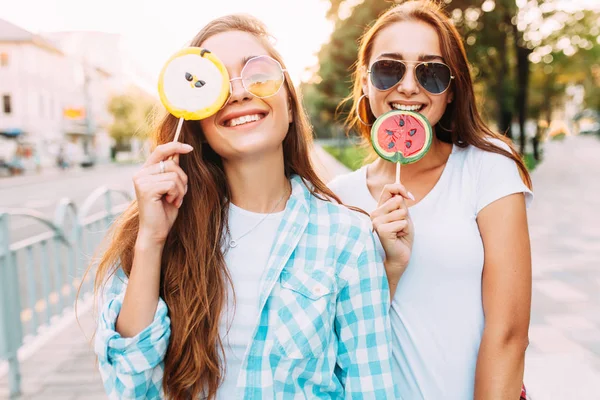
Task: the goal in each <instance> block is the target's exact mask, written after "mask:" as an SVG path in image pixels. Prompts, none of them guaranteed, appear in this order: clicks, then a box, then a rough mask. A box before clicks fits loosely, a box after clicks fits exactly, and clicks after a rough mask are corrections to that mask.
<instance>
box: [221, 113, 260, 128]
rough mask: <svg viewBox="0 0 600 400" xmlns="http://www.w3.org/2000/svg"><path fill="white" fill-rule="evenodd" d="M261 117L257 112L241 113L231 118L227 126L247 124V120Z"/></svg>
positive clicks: (255, 119)
mask: <svg viewBox="0 0 600 400" xmlns="http://www.w3.org/2000/svg"><path fill="white" fill-rule="evenodd" d="M261 118H262V116H261V115H259V114H253V115H243V116H241V117H237V118H233V119H231V120H230V121H229V123H228V124H227V126H230V127H234V126H238V125H242V124H247V123H248V122H254V121H258V120H259V119H261Z"/></svg>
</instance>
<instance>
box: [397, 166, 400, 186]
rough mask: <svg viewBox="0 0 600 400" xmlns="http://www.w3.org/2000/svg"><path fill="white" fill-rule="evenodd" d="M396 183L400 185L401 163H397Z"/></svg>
mask: <svg viewBox="0 0 600 400" xmlns="http://www.w3.org/2000/svg"><path fill="white" fill-rule="evenodd" d="M396 183H400V163H399V162H397V163H396Z"/></svg>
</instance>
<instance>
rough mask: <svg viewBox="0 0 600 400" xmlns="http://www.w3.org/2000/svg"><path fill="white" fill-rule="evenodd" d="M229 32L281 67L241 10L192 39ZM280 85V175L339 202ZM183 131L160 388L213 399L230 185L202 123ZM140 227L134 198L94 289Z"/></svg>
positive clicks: (167, 264)
mask: <svg viewBox="0 0 600 400" xmlns="http://www.w3.org/2000/svg"><path fill="white" fill-rule="evenodd" d="M227 31H241V32H247V33H249V34H251V35H253V36H254V37H256V38H257V39H258V40H259V41H260V42H261V44H263V45H264V47H265V48H266V49H267V50H268V52H269V54H270V55H271V56H272V57H273V58H275V59H276V60H277V61H279V62H280V63H281V64H282V66H284V68H285V65H284V63H283V60H282V59H281V56H280V55H279V54H278V53H277V51H276V50H275V49H274V47H273V46H272V45H271V43H270V36H269V34H268V32H267V30H266V28H265V26H264V25H263V24H262V23H261V22H260V21H258V20H257V19H255V18H253V17H251V16H247V15H229V16H225V17H221V18H218V19H216V20H213V21H212V22H210V23H209V24H208V25H206V26H205V27H204V28H203V29H202V30H201V31H200V32H199V33H198V35H197V36H196V37H195V38H194V39H193V40H192V42H191V46H200V45H201V44H202V43H203V42H204V41H205V40H207V39H208V38H209V37H211V36H214V35H216V34H219V33H222V32H227ZM285 88H286V90H287V93H288V96H289V101H290V103H291V104H290V106H291V108H292V113H293V122H292V123H291V124H290V126H289V130H288V133H287V135H286V137H285V139H284V141H283V153H284V165H285V174H286V176H288V177H290V176H291V175H293V174H297V175H298V176H300V177H301V178H302V179H303V180H304V181H305V182H307V183H309V185H308V187H311V185H312V189H311V191H312V193H313V194H314V195H316V196H318V197H319V198H321V199H324V198H330V199H333V200H336V201H338V202H340V201H339V199H338V198H337V197H336V196H335V195H334V194H333V193H332V192H331V191H330V190H329V189H328V188H327V186H326V185H325V184H324V183H323V182H322V181H321V180H320V179H319V177H318V176H317V174H316V172H315V170H314V169H313V167H312V165H311V162H310V158H309V153H310V149H311V143H312V131H311V127H310V124H309V122H308V119H307V117H306V113H305V110H304V109H303V107H302V104H301V101H300V99H299V97H298V94H297V93H296V90H295V89H294V86H293V85H292V83H291V81H290V79H289V75H286V79H285ZM177 122H178V119H177V118H175V117H174V116H172V115H171V114H166V115H165V116H164V117H163V119H162V120H161V122H160V124H159V126H158V129H156V132H155V133H154V135H153V141H154V144H155V145H157V144H162V143H167V142H170V141H172V140H173V138H174V134H175V128H176V126H177ZM182 137H183V138H184V140H185V142H187V143H189V144H190V145H192V146H193V147H194V148H195V149H196V150H195V151H194V152H192V153H189V154H187V155H184V156H181V159H180V166H181V168H182V169H183V170H184V171H185V173H186V174H187V175H188V176H189V177H190V179H189V183H188V191H187V194H186V196H185V201H184V202H183V205H182V206H181V208H180V209H179V215H178V217H177V219H176V221H175V223H174V225H173V228H172V229H171V231H170V233H169V235H168V237H167V242H166V244H165V246H164V250H163V254H162V261H161V282H160V296H161V298H162V299H164V300H165V302H166V303H167V306H168V308H169V315H170V318H171V338H170V342H169V347H168V349H167V354H166V357H165V370H164V378H163V390H164V392H165V395H166V397H167V398H171V399H189V398H196V397H197V396H199V395H203V396H205V397H207V398H208V399H213V398H214V397H215V395H216V391H217V389H218V387H219V385H220V383H221V381H222V379H223V376H224V365H223V359H224V352H223V344H222V342H221V338H220V336H219V322H220V319H221V313H222V310H223V307H224V304H225V296H226V295H227V285H228V284H231V280H230V278H229V274H228V272H227V267H226V265H225V261H224V256H223V254H222V252H221V245H222V243H223V240H224V227H225V224H227V215H228V209H229V198H230V191H229V186H228V183H227V179H226V176H225V173H224V171H223V163H222V160H221V157H220V156H219V155H218V154H217V153H215V151H214V150H213V149H212V148H211V147H210V146H209V145H208V143H206V141H205V140H204V139H203V137H204V135H203V132H202V129H201V127H200V124H199V123H198V122H195V121H186V122H185V123H184V125H183V131H182ZM138 227H139V214H138V206H137V203H136V202H135V201H134V202H133V203H132V204H131V205H130V206H129V208H128V209H127V210H126V211H125V212H124V213H123V214H122V215H121V217H120V218H119V220H118V221H117V222H116V223H115V225H114V235H113V237H112V241H111V243H110V246H109V248H108V250H107V251H106V252H105V253H104V255H103V257H102V259H101V261H100V264H99V267H98V271H97V275H96V280H95V291H96V296H98V295H99V294H100V292H101V291H102V288H103V286H104V284H105V282H106V279H107V277H108V276H110V275H111V274H113V273H114V271H115V270H116V268H118V267H117V266H120V268H122V269H123V271H124V272H125V274H126V275H127V276H129V273H130V271H131V266H132V262H133V254H134V244H135V240H136V236H137V232H138Z"/></svg>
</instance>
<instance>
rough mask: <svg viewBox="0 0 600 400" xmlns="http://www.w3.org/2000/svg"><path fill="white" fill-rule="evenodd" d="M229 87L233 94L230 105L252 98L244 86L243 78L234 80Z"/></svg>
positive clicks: (230, 97)
mask: <svg viewBox="0 0 600 400" xmlns="http://www.w3.org/2000/svg"><path fill="white" fill-rule="evenodd" d="M229 87H230V92H231V93H230V96H229V101H228V103H229V104H234V103H238V102H243V101H247V100H250V99H251V97H252V96H251V94H250V93H248V91H247V90H246V88H245V87H244V85H243V84H242V78H233V79H232V80H231V81H230V82H229Z"/></svg>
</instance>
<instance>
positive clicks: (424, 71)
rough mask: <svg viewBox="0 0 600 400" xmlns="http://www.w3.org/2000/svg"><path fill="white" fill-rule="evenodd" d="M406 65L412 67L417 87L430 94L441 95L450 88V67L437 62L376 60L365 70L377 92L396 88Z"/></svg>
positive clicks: (404, 73) (405, 69) (406, 67)
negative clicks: (412, 65) (411, 65)
mask: <svg viewBox="0 0 600 400" xmlns="http://www.w3.org/2000/svg"><path fill="white" fill-rule="evenodd" d="M407 64H415V65H414V74H415V78H416V79H417V82H418V83H419V85H420V86H421V87H422V88H423V89H425V90H426V91H428V92H429V93H431V94H442V93H444V92H445V91H446V90H448V88H449V87H450V83H451V82H452V79H454V76H452V71H450V67H449V66H447V65H446V64H444V63H442V62H437V61H433V62H432V61H422V62H416V63H415V62H411V61H399V60H377V61H375V62H374V63H373V64H371V67H370V68H369V69H368V70H367V72H368V73H369V75H370V76H371V83H372V84H373V86H375V88H376V89H379V90H389V89H391V88H393V87H394V86H396V85H397V84H398V83H399V82H400V81H401V80H402V78H404V75H406V71H407V69H408V66H407Z"/></svg>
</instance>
